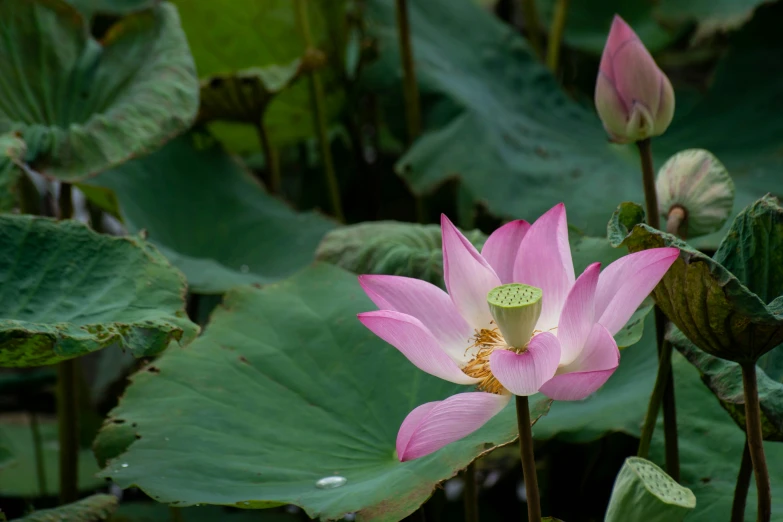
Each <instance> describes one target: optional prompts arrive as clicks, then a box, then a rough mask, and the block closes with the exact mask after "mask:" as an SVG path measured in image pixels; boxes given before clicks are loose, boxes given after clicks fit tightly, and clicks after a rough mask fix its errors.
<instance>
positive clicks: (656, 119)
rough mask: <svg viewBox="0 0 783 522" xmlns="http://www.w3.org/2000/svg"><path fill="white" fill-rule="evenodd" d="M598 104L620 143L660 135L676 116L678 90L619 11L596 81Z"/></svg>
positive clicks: (611, 131) (596, 101)
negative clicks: (675, 101)
mask: <svg viewBox="0 0 783 522" xmlns="http://www.w3.org/2000/svg"><path fill="white" fill-rule="evenodd" d="M595 108H596V109H597V110H598V116H599V117H600V118H601V121H602V122H603V124H604V128H605V129H606V132H607V133H608V134H609V136H610V137H611V139H612V141H614V142H616V143H630V142H634V141H641V140H644V139H647V138H650V137H653V136H659V135H661V134H663V133H664V131H666V128H667V127H668V126H669V124H670V123H671V121H672V117H673V116H674V90H673V89H672V84H671V82H669V78H667V77H666V75H665V74H664V73H663V71H661V69H660V68H659V67H658V65H656V63H655V60H653V57H652V56H651V55H650V52H649V51H648V50H647V48H645V47H644V44H643V43H642V41H641V40H640V39H639V37H638V36H636V33H634V32H633V29H631V28H630V27H629V26H628V24H626V23H625V21H624V20H623V19H622V18H620V17H619V16H617V15H615V17H614V21H613V22H612V28H611V29H610V30H609V37H608V38H607V39H606V46H605V47H604V53H603V55H601V66H600V69H599V71H598V79H597V80H596V84H595Z"/></svg>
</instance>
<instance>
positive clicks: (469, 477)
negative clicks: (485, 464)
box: [463, 461, 479, 522]
mask: <svg viewBox="0 0 783 522" xmlns="http://www.w3.org/2000/svg"><path fill="white" fill-rule="evenodd" d="M464 479H465V492H464V493H463V500H464V503H465V522H478V520H479V509H478V485H477V484H476V461H473V462H471V463H470V464H468V467H467V468H465V476H464Z"/></svg>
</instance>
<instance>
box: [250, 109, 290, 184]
mask: <svg viewBox="0 0 783 522" xmlns="http://www.w3.org/2000/svg"><path fill="white" fill-rule="evenodd" d="M255 127H256V134H258V141H259V143H261V152H263V153H264V162H265V163H266V173H267V179H268V180H269V192H271V193H272V194H279V193H280V186H281V185H282V180H283V178H282V175H281V174H280V161H279V158H278V156H277V151H276V150H275V148H274V146H272V142H271V141H269V133H268V132H267V131H266V126H264V122H263V120H261V121H258V122H256V126H255Z"/></svg>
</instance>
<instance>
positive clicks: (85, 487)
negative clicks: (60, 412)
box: [0, 414, 105, 498]
mask: <svg viewBox="0 0 783 522" xmlns="http://www.w3.org/2000/svg"><path fill="white" fill-rule="evenodd" d="M38 426H39V430H40V433H41V446H42V449H43V461H44V473H45V475H46V495H57V491H58V490H59V481H60V479H59V477H60V474H59V466H60V464H59V459H60V450H59V443H58V440H57V422H56V420H55V419H54V418H51V417H39V418H38ZM0 439H1V440H5V444H6V445H7V446H8V452H9V453H10V454H12V455H13V460H9V461H8V462H7V463H5V464H4V465H3V466H2V467H0V491H2V494H3V496H4V497H27V498H30V497H37V496H39V495H40V494H41V490H40V488H39V485H38V476H37V472H36V469H37V468H36V461H35V448H34V447H33V436H32V431H31V430H30V420H29V417H28V416H27V415H18V414H5V415H3V416H0ZM78 465H79V490H80V491H91V490H93V491H94V490H95V489H96V488H99V487H101V486H102V485H103V484H104V483H105V482H104V480H103V479H99V478H97V477H96V476H95V474H96V473H97V472H98V466H97V465H96V464H95V457H93V455H92V452H91V451H90V449H89V448H83V449H81V450H79V464H78Z"/></svg>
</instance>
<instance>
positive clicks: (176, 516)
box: [169, 506, 185, 522]
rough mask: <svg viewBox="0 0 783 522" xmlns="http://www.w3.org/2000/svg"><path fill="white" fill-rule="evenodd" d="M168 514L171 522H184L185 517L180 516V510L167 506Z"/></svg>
mask: <svg viewBox="0 0 783 522" xmlns="http://www.w3.org/2000/svg"><path fill="white" fill-rule="evenodd" d="M169 514H170V515H171V522H185V517H183V516H182V508H178V507H174V506H169Z"/></svg>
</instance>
